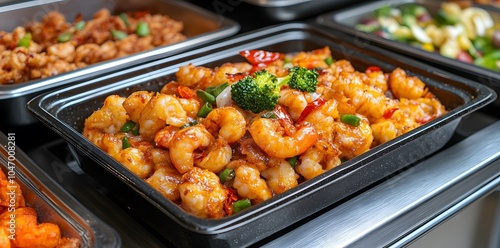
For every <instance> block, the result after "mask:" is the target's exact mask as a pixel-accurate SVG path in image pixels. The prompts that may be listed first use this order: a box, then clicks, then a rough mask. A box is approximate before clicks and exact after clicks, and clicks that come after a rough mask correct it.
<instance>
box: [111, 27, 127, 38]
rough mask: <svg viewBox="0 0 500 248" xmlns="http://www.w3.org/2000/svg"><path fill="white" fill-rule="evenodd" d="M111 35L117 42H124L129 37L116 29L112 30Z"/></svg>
mask: <svg viewBox="0 0 500 248" xmlns="http://www.w3.org/2000/svg"><path fill="white" fill-rule="evenodd" d="M111 35H113V38H115V39H116V40H123V39H125V38H126V37H127V33H125V32H123V31H120V30H115V29H113V30H111Z"/></svg>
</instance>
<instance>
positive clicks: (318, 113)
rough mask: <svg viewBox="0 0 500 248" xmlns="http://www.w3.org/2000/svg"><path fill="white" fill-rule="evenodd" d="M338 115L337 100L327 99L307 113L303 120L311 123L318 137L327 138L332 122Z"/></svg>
mask: <svg viewBox="0 0 500 248" xmlns="http://www.w3.org/2000/svg"><path fill="white" fill-rule="evenodd" d="M338 116H339V113H338V111H337V102H336V101H335V100H328V101H326V102H325V104H323V105H321V106H319V107H318V108H316V109H315V110H313V111H312V112H311V113H309V114H308V115H307V116H306V118H304V121H306V122H308V123H311V125H312V126H313V127H314V129H315V130H316V131H317V132H318V134H319V136H320V137H322V138H326V139H328V137H331V135H332V132H333V123H334V122H335V119H337V118H338Z"/></svg>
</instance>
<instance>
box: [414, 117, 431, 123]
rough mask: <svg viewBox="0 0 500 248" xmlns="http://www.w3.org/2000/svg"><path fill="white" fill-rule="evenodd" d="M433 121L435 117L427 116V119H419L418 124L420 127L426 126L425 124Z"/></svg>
mask: <svg viewBox="0 0 500 248" xmlns="http://www.w3.org/2000/svg"><path fill="white" fill-rule="evenodd" d="M432 119H433V117H432V116H425V117H424V118H422V119H418V120H416V122H417V123H418V124H420V125H424V124H425V123H427V122H429V121H431V120H432Z"/></svg>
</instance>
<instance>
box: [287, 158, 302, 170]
mask: <svg viewBox="0 0 500 248" xmlns="http://www.w3.org/2000/svg"><path fill="white" fill-rule="evenodd" d="M286 161H288V163H290V166H292V168H295V166H296V165H297V162H298V161H299V157H297V156H295V157H291V158H287V159H286Z"/></svg>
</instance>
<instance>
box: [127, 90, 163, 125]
mask: <svg viewBox="0 0 500 248" xmlns="http://www.w3.org/2000/svg"><path fill="white" fill-rule="evenodd" d="M154 95H155V93H154V92H150V91H144V90H141V91H135V92H133V93H132V94H130V95H129V96H128V97H127V98H126V99H125V101H123V108H125V110H126V111H127V114H128V115H129V117H130V120H131V121H134V122H135V123H139V120H140V117H141V113H142V111H143V110H144V107H146V104H147V103H148V102H149V101H150V100H151V98H153V96H154Z"/></svg>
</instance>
